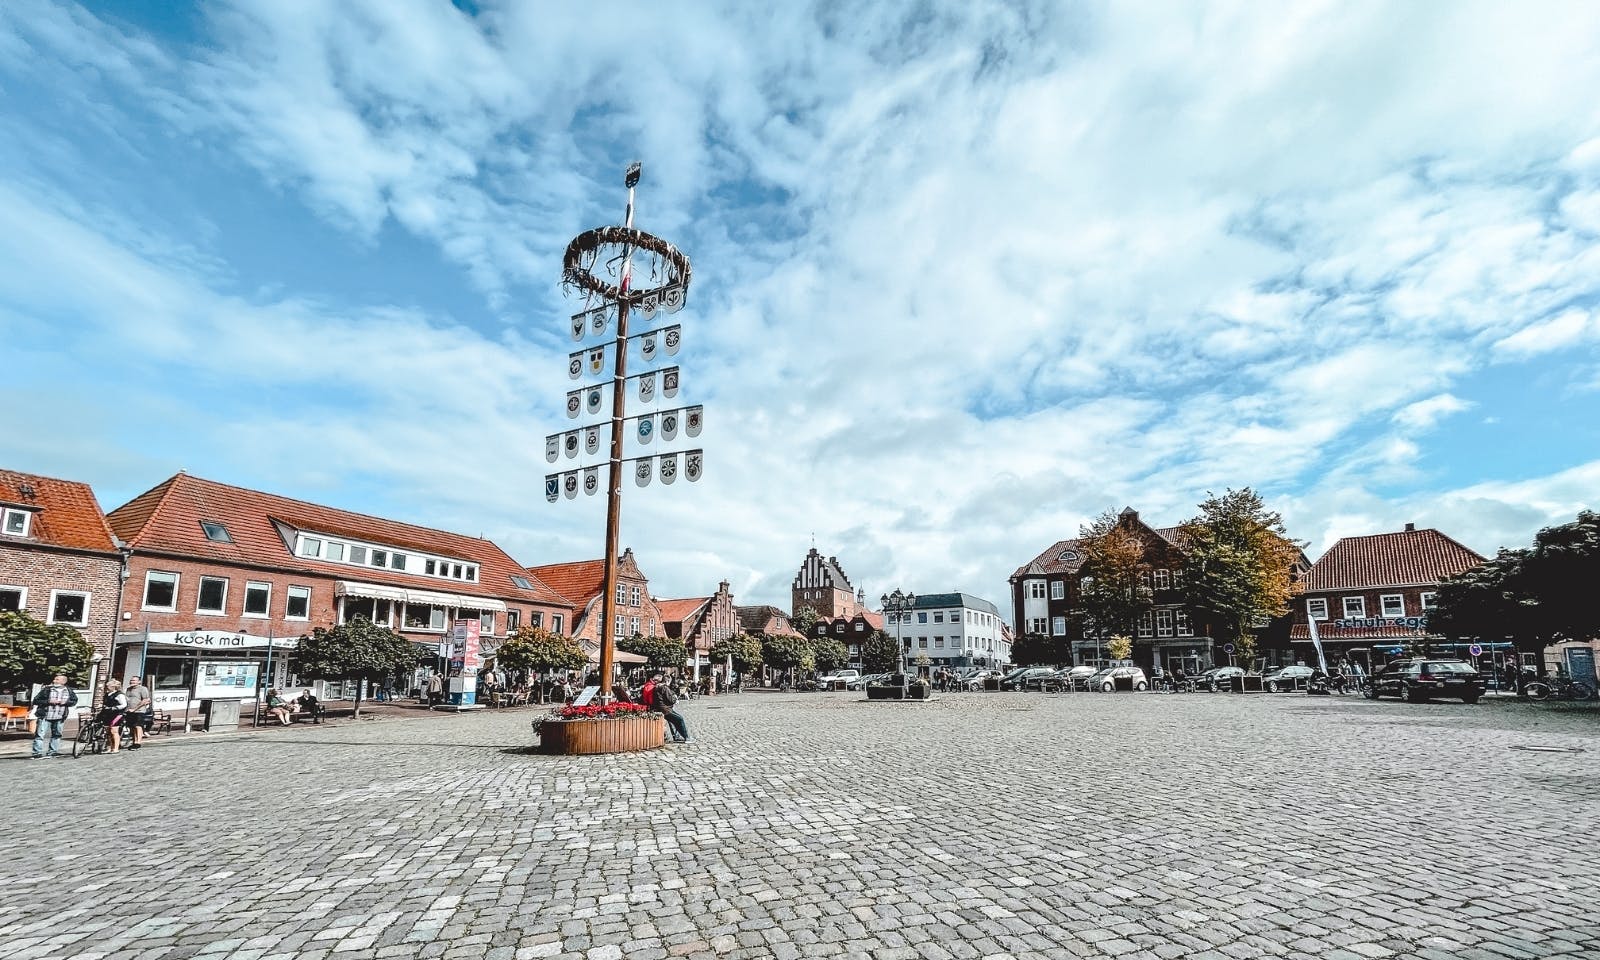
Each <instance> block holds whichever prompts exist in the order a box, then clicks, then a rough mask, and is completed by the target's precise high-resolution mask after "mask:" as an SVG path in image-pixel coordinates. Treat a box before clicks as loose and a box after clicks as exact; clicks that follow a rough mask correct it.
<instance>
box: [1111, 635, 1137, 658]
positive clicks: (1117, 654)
mask: <svg viewBox="0 0 1600 960" xmlns="http://www.w3.org/2000/svg"><path fill="white" fill-rule="evenodd" d="M1106 653H1109V654H1111V659H1113V660H1126V659H1128V658H1129V657H1132V656H1133V638H1132V637H1130V636H1128V635H1127V634H1122V633H1114V634H1112V635H1111V637H1110V639H1108V640H1107V641H1106Z"/></svg>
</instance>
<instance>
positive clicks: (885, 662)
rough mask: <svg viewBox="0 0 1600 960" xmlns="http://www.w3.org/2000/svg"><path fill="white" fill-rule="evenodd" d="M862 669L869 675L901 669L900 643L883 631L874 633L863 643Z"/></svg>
mask: <svg viewBox="0 0 1600 960" xmlns="http://www.w3.org/2000/svg"><path fill="white" fill-rule="evenodd" d="M861 667H862V669H863V670H865V671H866V672H867V673H889V672H890V671H892V670H898V669H900V641H898V640H896V639H895V638H894V637H891V636H889V635H888V634H887V633H884V632H883V631H882V630H874V631H872V633H871V634H869V635H868V636H867V639H865V640H863V641H862V642H861Z"/></svg>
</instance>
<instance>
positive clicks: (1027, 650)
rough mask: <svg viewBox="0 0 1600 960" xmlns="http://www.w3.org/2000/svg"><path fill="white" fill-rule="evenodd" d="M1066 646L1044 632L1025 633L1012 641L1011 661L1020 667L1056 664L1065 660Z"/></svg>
mask: <svg viewBox="0 0 1600 960" xmlns="http://www.w3.org/2000/svg"><path fill="white" fill-rule="evenodd" d="M1063 639H1064V638H1063ZM1064 646H1065V645H1064V644H1063V643H1060V642H1058V640H1056V639H1054V638H1051V637H1047V636H1045V635H1044V634H1042V633H1025V634H1023V635H1022V636H1020V637H1018V638H1017V639H1016V640H1013V641H1012V642H1011V662H1012V663H1014V664H1016V665H1017V666H1019V667H1042V666H1045V665H1046V664H1049V665H1051V666H1054V665H1056V664H1059V663H1062V662H1063V660H1062V656H1061V655H1062V653H1063V647H1064Z"/></svg>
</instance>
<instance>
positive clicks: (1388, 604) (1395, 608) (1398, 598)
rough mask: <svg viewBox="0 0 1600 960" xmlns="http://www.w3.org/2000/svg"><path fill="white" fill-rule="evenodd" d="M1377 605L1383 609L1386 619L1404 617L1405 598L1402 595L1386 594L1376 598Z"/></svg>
mask: <svg viewBox="0 0 1600 960" xmlns="http://www.w3.org/2000/svg"><path fill="white" fill-rule="evenodd" d="M1378 605H1379V606H1380V607H1381V608H1382V609H1383V615H1384V616H1386V617H1403V616H1405V615H1406V598H1405V595H1404V594H1399V593H1386V594H1384V595H1383V596H1381V597H1379V598H1378Z"/></svg>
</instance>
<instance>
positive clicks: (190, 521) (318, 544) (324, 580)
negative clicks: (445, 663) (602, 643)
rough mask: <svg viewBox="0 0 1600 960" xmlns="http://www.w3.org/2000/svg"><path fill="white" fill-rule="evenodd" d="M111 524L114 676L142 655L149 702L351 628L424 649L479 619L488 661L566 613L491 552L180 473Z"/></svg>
mask: <svg viewBox="0 0 1600 960" xmlns="http://www.w3.org/2000/svg"><path fill="white" fill-rule="evenodd" d="M107 520H108V521H109V523H110V526H111V529H112V531H114V532H115V533H116V534H117V536H119V537H121V538H122V539H123V540H124V541H125V542H126V543H127V545H128V548H129V550H130V551H131V554H130V557H129V564H128V569H129V579H128V584H127V588H126V590H125V591H124V597H123V601H122V611H123V617H122V633H121V634H120V636H119V637H118V644H119V645H118V651H117V662H118V666H119V669H120V670H121V671H122V672H123V673H129V672H138V671H139V670H140V667H139V666H138V665H137V663H138V659H139V658H140V657H141V656H143V655H144V653H145V651H146V650H148V652H149V657H150V663H149V665H148V667H147V669H146V670H145V672H146V673H148V674H150V675H153V676H154V678H155V680H156V688H157V689H156V693H157V694H158V697H157V699H158V703H159V702H163V701H162V700H161V694H162V692H163V690H166V689H176V690H182V689H188V688H190V685H191V684H192V682H193V679H194V678H193V671H194V670H195V666H196V661H197V659H198V658H199V657H200V656H202V655H207V656H212V657H216V656H220V655H222V654H223V653H226V654H227V655H228V656H229V657H232V656H234V655H235V654H237V655H238V657H240V658H243V659H245V660H256V659H262V658H263V657H264V656H265V653H266V650H267V649H268V648H269V646H271V648H272V649H280V648H281V649H282V650H288V649H292V645H293V644H292V641H290V642H284V641H283V640H282V639H281V638H297V637H300V636H302V635H304V634H308V633H310V632H311V631H312V630H313V629H315V628H316V627H332V626H334V625H336V624H339V623H343V622H345V621H347V620H349V619H351V618H353V617H357V616H361V617H365V618H367V619H368V620H371V621H372V622H374V623H377V624H380V625H384V626H388V627H390V628H392V629H394V630H396V631H397V632H399V633H400V634H401V635H403V636H406V637H408V638H410V639H412V640H415V641H417V642H418V643H419V644H420V645H422V646H423V647H424V648H426V649H427V650H433V649H434V648H435V647H436V646H437V644H438V643H439V642H440V641H441V640H443V639H444V637H445V635H446V632H447V630H448V628H449V627H450V625H451V624H452V623H453V622H454V621H456V620H461V619H467V620H475V621H477V622H478V623H479V625H480V631H481V637H482V642H481V648H480V649H481V650H482V652H483V653H484V654H485V655H492V653H493V649H494V647H495V645H496V644H497V643H498V642H499V641H500V640H501V639H503V638H504V637H505V636H506V634H507V633H508V632H510V631H511V630H515V629H516V628H517V627H518V626H520V625H521V624H525V623H526V624H552V625H553V624H560V623H562V622H564V621H565V620H567V619H569V618H570V617H571V613H572V610H571V605H570V604H568V603H567V602H566V600H564V599H563V598H562V597H560V596H558V595H557V594H556V593H554V592H553V591H552V590H551V589H550V588H549V587H548V586H546V585H545V584H542V583H540V582H539V581H538V580H537V579H536V578H533V577H530V576H528V575H527V573H526V571H524V570H523V569H522V568H521V566H519V565H518V564H517V562H516V561H514V560H512V559H511V557H509V556H508V555H506V553H505V552H504V551H503V550H501V549H500V548H499V547H498V546H496V545H495V544H494V543H492V542H491V541H488V540H484V539H480V538H477V537H468V536H462V535H460V534H454V533H447V532H445V531H442V530H434V529H430V528H427V527H419V526H414V525H412V524H408V523H402V522H399V521H396V520H386V519H383V518H380V517H372V516H366V515H363V514H358V513H352V512H350V511H348V510H339V509H336V508H333V507H326V506H320V505H318V504H313V503H306V502H304V501H300V500H292V499H290V498H288V497H280V496H277V495H274V494H270V493H262V492H260V491H256V490H247V489H244V488H242V487H234V486H229V485H227V484H222V483H216V482H214V481H211V480H203V479H201V478H199V477H191V476H189V475H188V474H185V473H179V474H178V475H176V476H174V477H172V478H170V479H168V480H166V481H165V482H163V483H161V484H159V485H157V486H156V487H153V488H152V489H150V490H148V491H146V492H145V493H143V494H140V495H139V496H138V497H136V498H134V499H133V500H131V501H129V502H128V503H126V504H124V505H123V506H121V507H118V508H117V509H116V510H113V511H112V512H111V513H110V515H109V516H108V517H107ZM274 674H275V675H274V677H273V679H272V681H269V682H281V681H282V679H283V678H284V677H285V674H283V673H282V672H281V671H274ZM118 675H119V676H120V675H121V673H119V674H118Z"/></svg>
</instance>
